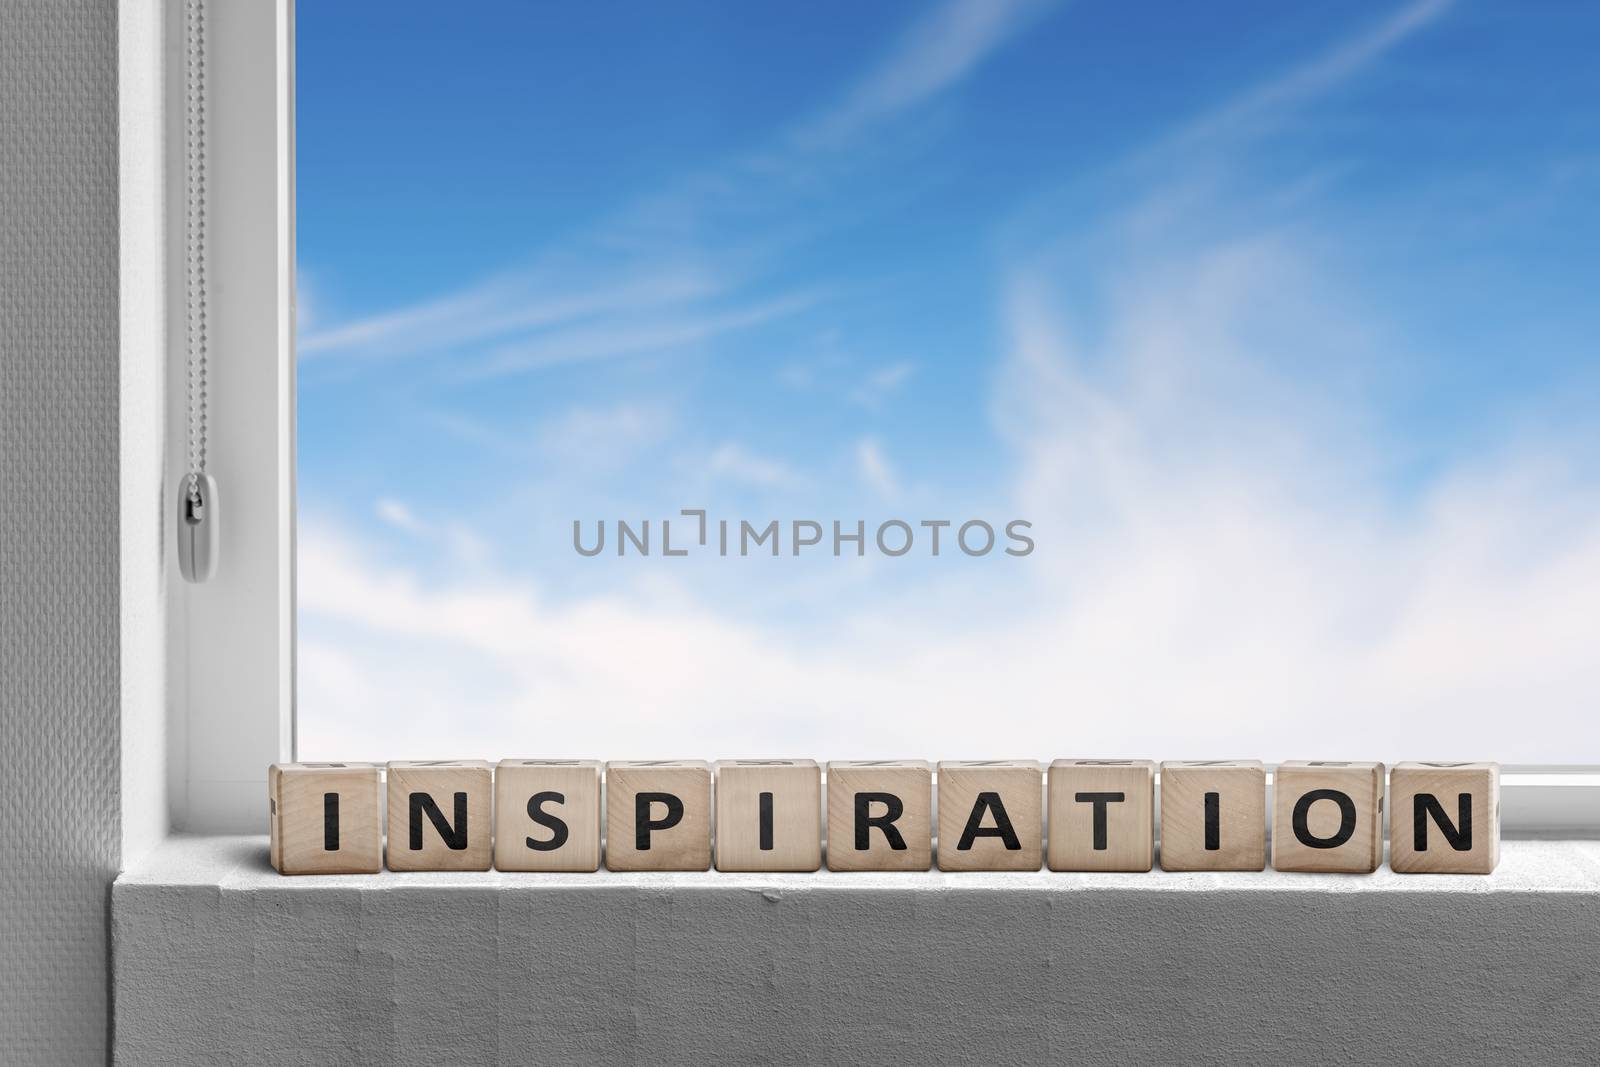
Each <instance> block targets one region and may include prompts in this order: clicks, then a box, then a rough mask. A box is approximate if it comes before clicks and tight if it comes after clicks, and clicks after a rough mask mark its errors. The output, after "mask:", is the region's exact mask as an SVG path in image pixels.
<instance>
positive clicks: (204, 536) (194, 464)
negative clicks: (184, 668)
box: [178, 0, 217, 583]
mask: <svg viewBox="0 0 1600 1067" xmlns="http://www.w3.org/2000/svg"><path fill="white" fill-rule="evenodd" d="M186 16H187V18H186V26H187V40H186V45H187V47H186V49H185V52H186V56H187V64H186V65H187V91H186V94H185V100H186V107H187V116H186V121H185V126H184V129H185V134H184V154H185V157H186V159H185V162H186V196H185V198H184V199H185V214H184V230H185V235H186V241H185V260H186V265H187V300H186V305H187V308H188V319H187V324H186V328H187V344H186V356H187V360H188V371H189V374H188V380H189V388H188V404H189V473H188V475H187V476H186V477H185V478H184V484H183V490H182V491H181V492H180V493H179V494H178V569H179V571H181V572H182V574H183V577H184V580H185V581H189V582H196V583H198V582H203V581H205V580H206V579H208V578H210V577H211V575H212V574H213V573H215V571H216V569H217V483H216V480H215V479H214V478H212V477H211V475H209V474H207V473H206V431H207V427H206V401H207V396H206V393H207V389H208V382H207V380H206V375H207V370H208V368H207V358H206V340H207V339H206V300H207V293H206V11H205V2H204V0H188V5H187V11H186Z"/></svg>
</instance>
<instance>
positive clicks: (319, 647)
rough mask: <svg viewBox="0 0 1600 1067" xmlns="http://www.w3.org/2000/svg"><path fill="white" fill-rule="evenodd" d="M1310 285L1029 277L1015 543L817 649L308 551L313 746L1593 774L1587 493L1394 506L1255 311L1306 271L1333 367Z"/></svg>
mask: <svg viewBox="0 0 1600 1067" xmlns="http://www.w3.org/2000/svg"><path fill="white" fill-rule="evenodd" d="M1306 260H1307V253H1306V251H1305V249H1303V248H1301V247H1298V246H1296V245H1294V244H1293V243H1283V242H1279V243H1267V244H1263V243H1260V242H1246V243H1244V244H1241V245H1224V246H1218V247H1215V248H1211V249H1208V250H1205V251H1204V252H1202V253H1196V254H1192V255H1191V256H1190V257H1189V258H1185V259H1181V260H1180V261H1179V262H1177V263H1175V264H1171V265H1170V267H1171V269H1170V270H1169V271H1165V272H1163V271H1156V272H1154V273H1144V274H1141V275H1139V276H1137V277H1129V278H1128V279H1127V280H1126V281H1125V282H1124V283H1123V284H1122V285H1120V286H1119V287H1118V288H1117V289H1116V290H1115V291H1112V292H1110V293H1108V294H1107V295H1106V297H1105V301H1104V310H1105V312H1106V315H1107V316H1108V317H1107V318H1106V320H1105V321H1103V322H1098V323H1097V325H1096V328H1094V329H1092V330H1077V329H1075V328H1074V327H1073V325H1072V322H1071V320H1070V319H1066V318H1064V317H1063V316H1062V314H1061V312H1060V301H1059V300H1058V299H1056V298H1055V293H1056V287H1057V284H1058V283H1057V281H1056V279H1054V278H1053V277H1051V276H1043V277H1031V276H1030V277H1019V278H1017V279H1016V280H1015V281H1014V283H1013V284H1012V285H1011V286H1010V288H1009V292H1008V294H1007V300H1006V304H1005V316H1004V317H1005V321H1006V324H1007V329H1008V338H1009V354H1008V356H1007V359H1006V364H1005V373H1004V374H1003V375H1002V379H1001V382H1000V392H999V393H998V395H997V396H996V398H995V404H996V408H995V417H996V420H997V422H999V423H1001V424H1003V425H1005V426H1006V427H1008V428H1009V432H1010V433H1011V435H1012V439H1013V442H1014V444H1015V446H1016V448H1017V449H1018V451H1019V455H1020V456H1021V457H1022V461H1023V462H1022V465H1021V468H1020V470H1019V472H1018V474H1017V476H1016V478H1015V480H1014V481H1013V482H1012V483H1011V485H1010V486H1009V497H1010V499H1011V501H1012V503H1013V504H1014V506H1015V507H1016V508H1017V509H1018V512H1019V513H1021V514H1026V515H1028V516H1029V517H1030V518H1032V519H1033V520H1034V523H1035V531H1034V532H1035V534H1036V536H1037V539H1038V542H1039V548H1038V550H1037V552H1036V553H1035V555H1034V556H1032V557H1029V558H1028V559H1026V560H1020V561H1011V562H1010V563H1007V562H1005V561H985V562H984V564H983V566H985V567H992V568H993V569H989V570H985V571H984V572H983V580H982V582H981V583H980V584H979V585H977V586H975V587H964V586H963V585H962V582H963V581H965V580H966V579H964V578H960V577H957V576H956V575H955V572H944V571H940V570H937V569H930V570H926V571H924V572H922V575H921V578H920V579H919V581H918V582H917V584H916V587H915V588H914V589H912V590H911V591H909V592H902V593H900V594H896V595H888V594H886V593H884V592H883V590H882V589H881V588H879V587H874V586H871V585H870V584H868V585H865V586H857V587H856V588H854V590H842V591H841V594H840V595H841V601H840V604H839V608H838V619H837V622H836V623H835V624H834V625H832V626H831V627H830V628H829V629H828V630H827V631H826V632H824V633H810V634H796V633H795V632H794V631H793V630H791V629H790V628H788V627H786V626H785V625H784V624H783V622H782V621H781V619H776V618H775V619H770V620H755V621H752V620H749V619H738V618H735V617H734V616H733V615H732V614H731V613H730V612H728V611H726V610H722V609H719V608H718V607H716V606H713V605H712V604H709V603H706V602H704V601H702V600H701V599H700V598H698V597H696V596H695V595H694V593H693V591H692V589H691V588H689V587H685V586H678V585H670V584H663V582H662V581H661V580H660V578H659V574H660V573H661V572H649V574H648V577H644V574H645V572H641V575H642V580H641V581H640V582H639V584H638V586H637V587H636V588H633V589H631V590H624V591H621V592H616V593H614V594H611V595H603V596H602V595H592V596H580V597H576V598H572V599H565V600H555V599H552V598H550V597H548V596H546V595H544V594H543V593H541V592H540V591H539V590H538V588H537V587H535V586H533V585H531V584H529V583H528V582H527V581H526V580H518V579H514V578H510V577H506V576H485V577H484V578H482V579H481V580H467V579H456V578H447V579H442V580H439V581H433V582H430V581H425V580H423V579H422V578H420V577H419V576H417V575H415V574H412V573H409V572H408V571H406V570H405V569H404V568H399V567H394V568H386V567H384V566H382V565H379V564H375V563H374V562H372V561H373V559H375V558H376V557H375V556H374V554H372V553H370V552H367V551H364V550H363V548H362V546H361V544H360V542H359V541H352V540H346V539H343V538H341V537H339V536H337V535H335V534H333V533H331V532H330V531H327V530H325V529H319V528H315V527H313V528H310V529H308V530H307V531H306V536H305V538H304V539H303V542H302V549H301V570H302V596H301V605H302V611H303V612H304V615H305V627H304V631H303V632H304V635H305V636H304V644H303V646H302V648H303V653H302V682H301V684H302V695H301V705H302V707H303V708H305V709H306V715H305V717H304V719H303V723H304V725H303V732H302V745H303V751H304V752H305V754H306V755H307V756H308V757H310V758H316V757H335V756H337V757H343V758H350V757H354V756H357V755H362V756H367V755H370V756H376V757H387V756H402V755H415V754H421V753H423V752H424V751H426V750H429V746H430V745H432V746H434V747H436V740H435V739H436V737H437V735H438V731H439V730H440V729H441V723H442V722H445V721H448V722H450V723H451V726H450V729H451V731H452V734H451V736H452V742H453V743H455V744H457V745H460V746H463V748H464V749H468V750H472V751H475V752H478V753H481V754H483V755H511V754H513V753H521V754H532V752H533V750H530V749H529V747H528V746H529V745H530V744H534V745H535V747H536V749H537V751H541V752H544V751H547V752H555V751H560V752H570V753H580V752H582V753H595V754H600V755H606V756H617V757H625V756H630V755H660V754H663V753H670V752H675V751H678V746H681V744H682V739H683V738H684V737H685V736H691V737H697V738H699V739H700V741H699V742H698V744H699V746H700V751H701V752H702V754H705V755H713V756H715V755H729V754H732V753H734V752H736V751H761V752H785V753H794V754H814V755H821V756H832V757H849V756H851V755H866V754H882V753H884V752H889V751H894V752H905V751H908V750H910V751H913V752H915V753H918V754H923V755H930V756H936V755H952V754H970V755H993V756H998V755H1002V754H1004V753H1005V752H1031V753H1037V754H1040V755H1044V754H1063V753H1069V752H1076V753H1083V754H1095V753H1100V754H1105V753H1109V752H1113V751H1114V752H1127V751H1134V752H1139V753H1144V754H1149V755H1152V756H1160V755H1163V754H1168V753H1174V752H1186V753H1192V754H1195V755H1206V754H1210V755H1217V756H1221V755H1228V754H1238V753H1240V752H1247V753H1250V754H1255V755H1261V756H1264V757H1268V758H1291V757H1312V756H1315V757H1322V758H1358V757H1368V758H1370V757H1374V756H1377V757H1380V758H1393V757H1397V756H1407V755H1417V756H1428V757H1432V758H1472V757H1480V756H1484V755H1492V756H1494V757H1496V758H1499V759H1502V760H1507V761H1518V760H1540V759H1549V758H1550V757H1551V752H1550V750H1549V748H1548V745H1547V744H1546V743H1545V741H1544V740H1543V739H1546V738H1549V737H1562V738H1565V739H1566V740H1565V741H1564V744H1565V745H1566V746H1567V747H1566V748H1564V749H1563V756H1564V758H1567V759H1570V760H1574V761H1581V760H1595V759H1600V750H1596V749H1595V748H1594V743H1593V742H1591V743H1590V745H1589V747H1588V748H1587V749H1584V748H1582V747H1581V746H1580V748H1579V749H1573V748H1572V747H1571V744H1572V739H1574V738H1585V737H1593V736H1594V732H1593V731H1592V730H1590V729H1588V728H1587V727H1588V724H1589V719H1590V717H1591V716H1592V712H1593V709H1592V706H1591V705H1592V694H1593V693H1594V692H1596V691H1597V689H1600V660H1596V658H1595V657H1594V655H1593V625H1592V618H1591V617H1592V605H1591V604H1590V603H1589V602H1588V601H1589V599H1590V597H1589V591H1590V590H1593V589H1595V588H1600V485H1597V484H1596V482H1595V480H1594V478H1593V477H1592V474H1591V473H1589V470H1590V469H1589V468H1586V467H1584V466H1582V465H1574V463H1573V462H1572V459H1571V455H1570V453H1569V452H1567V451H1566V450H1565V448H1564V446H1563V443H1562V442H1561V441H1559V440H1552V439H1534V440H1528V441H1523V442H1506V443H1504V444H1503V446H1502V447H1500V448H1497V449H1495V450H1493V451H1489V452H1484V453H1481V454H1478V455H1473V456H1464V457H1461V458H1460V459H1458V461H1457V462H1455V463H1454V464H1453V465H1451V466H1450V467H1449V468H1448V469H1446V470H1444V471H1442V472H1441V473H1440V474H1439V476H1438V477H1437V478H1435V479H1433V480H1432V481H1430V482H1429V483H1428V484H1427V485H1426V486H1425V487H1423V489H1422V491H1421V492H1420V493H1419V494H1418V495H1417V496H1415V497H1413V498H1407V499H1403V500H1396V499H1395V498H1394V497H1393V496H1392V494H1390V493H1389V492H1388V490H1387V485H1386V482H1385V480H1384V478H1383V477H1382V472H1381V470H1379V469H1377V468H1375V467H1374V465H1373V450H1371V449H1368V448H1365V447H1363V446H1362V442H1363V440H1364V438H1365V437H1366V436H1367V434H1368V433H1370V430H1371V428H1370V426H1368V425H1366V424H1365V423H1364V422H1363V421H1360V420H1352V421H1350V422H1343V421H1329V419H1328V418H1326V417H1325V401H1326V397H1325V396H1324V395H1323V394H1322V392H1321V390H1322V386H1321V385H1318V384H1313V383H1303V382H1299V381H1295V380H1285V379H1284V376H1283V375H1282V374H1281V373H1280V371H1279V370H1278V369H1277V363H1276V360H1275V358H1274V352H1273V350H1272V346H1273V344H1274V342H1273V340H1272V338H1273V337H1274V336H1275V335H1276V331H1277V324H1276V323H1274V322H1273V321H1271V320H1272V317H1273V316H1274V315H1275V314H1276V313H1275V312H1274V311H1273V310H1272V309H1267V308H1264V307H1263V306H1262V304H1261V303H1260V302H1259V301H1257V300H1254V299H1252V298H1251V294H1252V293H1254V292H1259V291H1261V289H1262V287H1274V286H1276V287H1281V286H1282V285H1283V284H1284V283H1285V279H1286V278H1293V279H1295V281H1294V284H1295V285H1296V286H1298V287H1300V288H1301V289H1302V291H1301V292H1300V294H1299V296H1300V297H1301V299H1300V300H1298V301H1296V307H1297V308H1298V309H1300V310H1299V311H1298V312H1297V316H1298V329H1299V330H1300V331H1301V332H1303V333H1304V334H1305V335H1307V336H1308V337H1313V338H1316V339H1317V343H1318V344H1320V345H1323V346H1324V347H1325V348H1326V350H1327V351H1328V352H1330V353H1334V352H1337V351H1338V350H1339V349H1340V346H1341V343H1342V341H1341V338H1342V336H1343V335H1342V333H1341V331H1340V329H1339V327H1338V322H1339V318H1340V299H1339V295H1338V293H1337V291H1336V290H1334V291H1330V290H1328V289H1327V288H1326V287H1325V286H1322V285H1320V284H1319V283H1318V282H1317V280H1316V279H1317V273H1316V271H1315V269H1314V264H1313V263H1308V262H1306ZM1296 262H1299V264H1300V267H1301V269H1299V270H1296V271H1290V272H1286V271H1285V269H1284V268H1285V265H1286V264H1293V263H1296ZM1080 335H1087V336H1092V337H1094V338H1096V340H1095V341H1093V342H1092V343H1090V342H1085V341H1082V340H1080V339H1079V338H1080ZM1358 396H1359V393H1353V394H1352V395H1351V401H1352V402H1354V399H1355V397H1358ZM862 444H863V447H862V449H861V450H860V458H862V459H863V460H864V461H867V462H866V466H867V467H871V466H872V465H873V464H874V463H877V462H881V461H882V460H883V457H882V454H881V452H879V451H878V450H877V446H876V444H875V443H874V442H870V441H869V442H863V443H862ZM885 466H886V464H885ZM774 565H777V564H774ZM1008 566H1012V567H1014V569H1012V570H1007V569H1006V568H1007V567H1008ZM871 580H872V579H871V575H870V574H863V575H861V576H859V581H861V582H866V583H870V582H871ZM864 589H876V590H877V592H876V594H875V595H861V593H862V592H863V590H864ZM446 679H449V680H451V681H450V683H449V684H447V685H446V684H441V683H442V682H443V681H444V680H446ZM463 702H465V703H468V704H470V705H471V706H472V707H473V708H474V709H475V710H474V714H473V715H472V716H470V717H463V716H460V715H459V714H458V712H459V708H460V706H461V705H462V704H463ZM333 707H337V708H338V709H339V713H338V714H337V715H335V714H333V713H332V712H331V711H330V710H328V709H331V708H333ZM552 709H581V714H562V715H553V714H551V711H552ZM974 709H980V710H981V713H982V717H983V721H984V729H983V731H982V732H981V734H974V733H973V731H972V721H973V719H972V716H973V713H974ZM531 715H538V716H540V721H541V723H542V725H541V728H540V731H539V736H538V738H537V739H535V740H533V741H530V735H529V734H528V732H527V726H526V724H527V722H528V721H529V716H531ZM1508 715H1514V716H1515V719H1516V722H1517V729H1516V730H1514V731H1512V730H1507V729H1505V727H1504V724H1505V722H1506V721H1507V716H1508ZM1330 722H1331V723H1338V724H1339V728H1338V729H1329V727H1328V726H1327V724H1328V723H1330ZM619 739H620V740H619ZM619 746H620V747H619ZM1374 746H1377V747H1376V748H1374Z"/></svg>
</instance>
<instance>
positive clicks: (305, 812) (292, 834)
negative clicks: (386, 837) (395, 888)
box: [267, 763, 383, 874]
mask: <svg viewBox="0 0 1600 1067" xmlns="http://www.w3.org/2000/svg"><path fill="white" fill-rule="evenodd" d="M382 790H383V769H382V768H381V767H379V766H378V765H377V764H376V763H274V764H273V765H272V766H271V767H269V768H268V769H267V794H268V799H269V804H270V807H271V814H272V866H273V867H275V868H276V869H277V870H278V872H279V873H281V874H376V873H377V872H378V871H380V870H382V869H383V826H382V825H381V824H380V822H379V818H378V813H379V812H380V811H381V810H382V802H383V797H382V795H381V794H382Z"/></svg>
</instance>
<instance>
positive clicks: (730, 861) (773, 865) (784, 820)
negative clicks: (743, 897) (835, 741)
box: [717, 759, 822, 871]
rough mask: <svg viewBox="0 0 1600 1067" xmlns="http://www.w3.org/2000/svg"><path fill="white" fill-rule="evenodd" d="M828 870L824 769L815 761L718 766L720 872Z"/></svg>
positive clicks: (725, 763)
mask: <svg viewBox="0 0 1600 1067" xmlns="http://www.w3.org/2000/svg"><path fill="white" fill-rule="evenodd" d="M821 866H822V769H821V768H820V767H818V766H817V764H816V762H815V761H814V760H808V759H805V760H783V759H774V760H723V761H721V762H719V763H718V764H717V870H719V871H814V870H816V869H817V868H819V867H821Z"/></svg>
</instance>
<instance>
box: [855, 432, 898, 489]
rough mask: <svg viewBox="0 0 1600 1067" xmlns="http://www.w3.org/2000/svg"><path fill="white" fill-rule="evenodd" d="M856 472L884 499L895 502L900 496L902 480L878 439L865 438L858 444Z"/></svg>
mask: <svg viewBox="0 0 1600 1067" xmlns="http://www.w3.org/2000/svg"><path fill="white" fill-rule="evenodd" d="M856 470H857V471H858V472H859V473H860V475H861V480H862V481H863V482H865V483H866V484H867V486H868V488H870V489H871V490H872V491H873V492H874V493H876V494H878V496H880V497H882V498H883V499H885V500H893V499H895V498H896V497H898V496H899V495H900V480H899V478H898V477H896V475H895V471H894V466H893V465H892V464H890V462H889V457H888V456H886V455H884V452H883V446H882V445H881V444H879V443H878V440H877V438H874V437H863V438H862V439H861V440H860V441H858V442H856Z"/></svg>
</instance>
